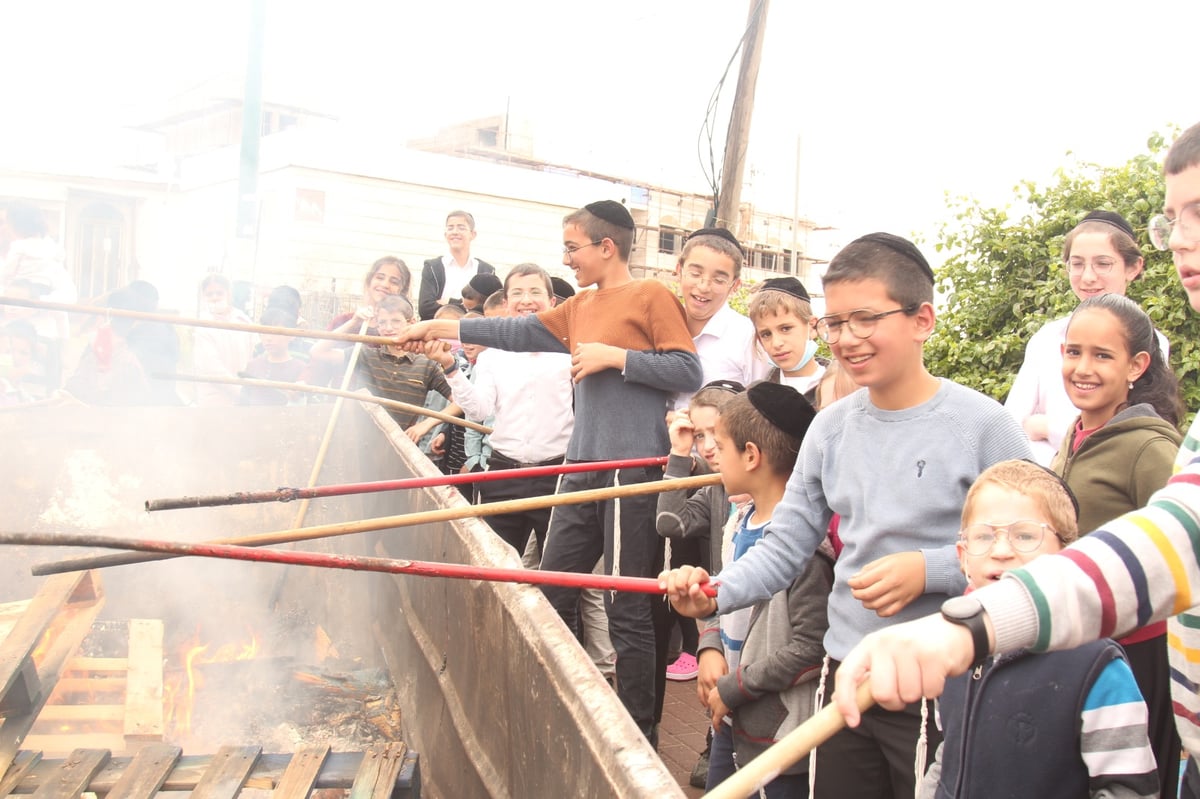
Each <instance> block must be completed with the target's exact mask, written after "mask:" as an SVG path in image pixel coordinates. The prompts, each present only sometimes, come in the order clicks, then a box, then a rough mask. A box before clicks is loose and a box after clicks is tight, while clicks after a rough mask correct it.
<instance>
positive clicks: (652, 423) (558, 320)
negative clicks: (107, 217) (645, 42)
mask: <svg viewBox="0 0 1200 799" xmlns="http://www.w3.org/2000/svg"><path fill="white" fill-rule="evenodd" d="M634 230H635V225H634V222H633V217H632V216H631V215H630V214H629V211H628V210H626V208H625V206H623V205H621V204H620V203H617V202H613V201H611V200H603V201H600V202H594V203H591V204H589V205H587V206H586V207H584V208H581V209H579V210H578V211H575V212H574V213H572V214H569V215H568V216H567V217H566V218H565V219H564V220H563V263H564V264H565V265H567V266H570V267H571V268H572V269H573V270H574V271H575V280H576V282H577V283H579V285H580V286H591V285H595V286H596V290H595V291H586V292H581V293H579V294H576V295H575V296H574V297H572V298H571V299H569V300H567V301H566V302H565V303H563V304H562V305H558V306H555V307H554V308H550V309H549V310H546V311H542V312H540V313H538V314H535V315H530V316H524V317H517V318H514V317H507V318H499V319H468V320H463V321H462V322H459V323H457V324H455V323H453V322H446V321H438V322H422V323H419V324H416V325H413V326H412V328H410V329H409V330H408V331H407V332H406V334H405V335H404V336H403V338H402V339H401V340H405V339H407V340H409V341H411V342H414V344H412V345H410V346H415V347H418V348H419V347H420V346H421V344H420V341H421V340H422V339H436V338H458V337H459V336H460V331H461V337H462V338H463V339H464V340H466V341H475V342H478V343H480V344H486V345H487V346H489V347H494V348H498V349H508V350H514V351H525V352H557V353H567V354H568V355H570V357H571V359H572V360H571V377H572V379H573V381H574V383H575V403H574V410H575V413H576V415H577V416H578V417H579V418H581V419H585V420H586V424H578V425H575V426H574V428H573V432H572V434H571V438H570V441H569V443H568V445H567V460H568V461H599V460H612V459H618V458H620V459H625V458H639V457H654V456H656V455H661V454H662V453H663V452H666V451H667V450H668V449H669V447H670V442H669V440H668V438H667V426H666V424H665V422H664V421H663V417H664V412H665V410H666V404H667V401H668V399H669V398H670V397H671V395H673V394H675V393H677V392H680V391H695V390H696V389H697V388H699V387H700V382H701V380H700V375H701V370H700V359H699V358H698V357H697V356H696V352H695V345H694V344H693V343H692V338H691V336H690V335H688V330H687V324H686V320H685V318H684V313H683V309H682V307H681V306H680V304H679V302H678V301H677V300H676V298H675V297H674V296H673V295H672V294H671V292H670V290H668V289H667V288H666V287H665V286H664V285H662V284H661V283H658V282H657V281H654V280H634V278H633V275H632V274H631V273H630V271H629V254H630V251H631V250H632V248H633V235H634ZM492 441H493V442H494V443H495V445H496V448H497V449H500V446H499V441H498V439H497V436H496V433H493V434H492ZM661 477H662V470H661V469H659V468H650V467H646V468H637V469H622V470H620V471H614V470H606V471H594V472H583V473H578V474H569V475H564V476H563V477H562V479H561V482H560V484H559V485H560V488H559V490H560V491H563V492H567V491H579V490H585V489H591V488H607V487H612V486H614V485H629V484H631V483H643V482H647V481H650V480H658V479H661ZM654 506H655V499H654V498H653V497H652V496H639V497H626V498H623V499H620V500H606V501H603V502H596V503H589V504H584V505H564V506H560V507H558V508H555V509H554V513H553V515H552V518H551V523H550V533H549V535H548V536H547V540H546V551H545V554H544V555H543V558H542V568H544V569H548V570H553V571H572V572H578V573H583V574H586V573H589V572H591V571H592V569H593V567H594V566H595V564H596V561H597V560H599V558H600V556H601V554H603V556H604V560H605V566H606V569H607V571H609V572H610V573H613V574H623V575H627V576H631V577H632V576H642V577H648V576H650V575H652V574H653V573H654V571H655V569H654V564H653V559H654V554H655V549H656V547H657V539H658V536H656V535H655V534H654V531H653V524H654V521H653V520H654ZM544 593H545V595H546V597H547V599H549V600H550V603H551V604H552V605H554V607H555V609H556V610H557V611H558V613H559V615H561V616H562V617H563V619H564V620H565V621H566V622H567V624H568V626H570V627H571V628H572V629H577V625H576V618H577V613H576V600H577V597H578V591H577V590H574V589H570V588H550V587H548V588H545V589H544ZM652 602H653V600H652V599H651V598H650V597H649V596H648V595H643V596H635V595H633V594H630V593H615V594H614V593H612V592H606V594H605V605H606V609H607V611H608V620H609V633H610V635H611V637H612V642H613V646H614V648H615V649H616V651H617V667H616V671H617V695H618V696H619V697H620V698H621V701H622V703H623V704H624V705H625V708H626V710H628V711H629V713H630V715H631V716H632V717H633V720H634V722H635V723H636V724H637V725H638V727H639V728H640V729H641V730H642V732H643V734H645V735H646V737H647V738H649V739H650V740H651V743H654V742H655V741H656V738H657V734H656V731H655V729H654V727H655V716H656V704H658V701H657V696H656V691H655V681H656V679H658V678H661V675H662V674H663V672H665V668H666V664H665V663H664V664H663V665H662V667H661V669H662V671H659V668H658V667H656V660H657V650H658V647H657V645H656V640H655V632H654V627H653V625H652V623H651V603H652ZM663 649H664V656H663V657H664V660H665V644H664V646H663ZM656 672H657V677H656Z"/></svg>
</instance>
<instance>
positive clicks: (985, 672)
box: [919, 461, 1158, 799]
mask: <svg viewBox="0 0 1200 799" xmlns="http://www.w3.org/2000/svg"><path fill="white" fill-rule="evenodd" d="M1077 518H1078V510H1077V506H1076V505H1075V498H1074V497H1073V496H1071V495H1070V494H1069V493H1068V490H1067V488H1066V486H1064V485H1063V483H1062V481H1061V480H1060V479H1059V478H1058V477H1056V476H1055V475H1054V474H1053V473H1052V472H1050V471H1048V470H1046V469H1044V468H1042V467H1041V466H1038V465H1036V464H1034V463H1030V462H1029V461H1004V462H1002V463H998V464H996V465H995V466H992V467H990V468H989V469H987V470H986V471H984V473H983V474H981V475H979V479H978V480H976V481H975V485H973V486H971V490H970V491H969V492H967V501H966V504H964V505H963V515H962V532H961V533H960V535H959V538H958V556H959V560H960V561H961V563H962V568H963V573H965V574H966V575H967V583H968V584H969V586H970V588H969V589H968V590H974V589H977V588H982V587H983V586H985V585H988V584H990V583H992V582H995V581H997V580H999V579H1000V577H1001V575H1003V574H1004V573H1005V572H1007V571H1010V570H1012V569H1016V568H1019V567H1021V566H1024V565H1025V564H1027V563H1029V562H1030V561H1032V560H1033V559H1034V558H1037V557H1040V556H1041V555H1046V554H1051V553H1054V552H1058V551H1060V550H1061V549H1062V548H1063V547H1064V546H1066V545H1067V544H1069V543H1071V542H1072V541H1074V540H1075V539H1076V538H1078V537H1079V530H1078V526H1077V524H1076V519H1077ZM938 708H939V715H940V718H941V726H942V729H943V731H944V734H945V742H944V743H943V745H942V746H941V747H940V748H939V749H938V759H937V761H936V762H935V763H934V765H933V767H932V768H931V769H930V770H929V773H928V774H926V775H925V780H924V781H923V782H922V783H921V791H920V794H919V796H920V797H921V799H935V797H938V799H946V798H947V797H962V799H967V797H976V796H977V797H984V796H1084V795H1088V796H1093V797H1101V796H1105V797H1108V796H1128V797H1142V798H1143V799H1150V797H1156V796H1158V772H1157V769H1156V766H1155V760H1154V751H1153V750H1152V749H1151V747H1150V739H1149V736H1148V734H1147V722H1148V711H1147V709H1146V703H1145V702H1143V701H1142V695H1141V693H1140V692H1139V691H1138V685H1137V681H1136V680H1135V679H1134V676H1133V672H1132V671H1131V670H1130V667H1129V663H1128V662H1127V661H1126V659H1125V654H1124V653H1123V652H1122V651H1121V648H1120V647H1119V646H1117V644H1115V643H1114V642H1112V641H1110V640H1108V639H1105V640H1102V641H1093V642H1092V643H1090V644H1085V645H1084V646H1081V647H1079V648H1078V649H1074V650H1071V651H1070V652H1052V653H1049V654H1040V655H1038V654H1031V653H1029V652H1025V651H1020V652H1017V653H1014V654H1012V655H1003V656H1000V657H997V658H995V659H992V658H988V660H987V661H985V662H984V663H982V664H980V665H979V666H978V667H977V668H976V669H975V670H974V672H972V673H971V674H963V675H960V676H958V677H955V678H954V679H952V680H950V681H949V682H948V683H947V684H946V692H945V693H944V694H942V698H941V700H940V701H939V702H938ZM1015 720H1021V723H1023V724H1024V726H1025V727H1027V728H1028V729H1029V730H1030V731H1031V732H1032V733H1033V734H1030V735H1023V736H1020V735H1016V736H1015V735H1012V734H1010V732H1009V731H1010V730H1011V728H1012V725H1013V724H1014V721H1015ZM1047 741H1053V742H1054V744H1055V745H1054V747H1052V748H1050V749H1047V748H1046V747H1045V743H1046V742H1047ZM1060 745H1061V748H1060ZM1039 753H1040V754H1041V755H1042V756H1041V757H1040V758H1033V757H1030V755H1033V754H1039ZM1017 763H1019V764H1020V768H1013V765H1014V764H1017Z"/></svg>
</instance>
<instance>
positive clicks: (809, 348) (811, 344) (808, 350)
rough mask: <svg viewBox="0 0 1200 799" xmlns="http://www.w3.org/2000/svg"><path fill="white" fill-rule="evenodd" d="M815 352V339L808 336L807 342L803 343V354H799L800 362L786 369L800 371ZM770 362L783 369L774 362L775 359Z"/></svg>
mask: <svg viewBox="0 0 1200 799" xmlns="http://www.w3.org/2000/svg"><path fill="white" fill-rule="evenodd" d="M816 354H817V342H816V340H814V339H811V338H810V339H809V340H808V341H807V343H805V345H804V354H803V355H801V356H800V363H798V364H796V365H795V366H793V367H792V368H791V369H788V371H789V372H798V371H800V370H801V369H803V368H804V367H805V366H806V365H807V364H808V362H809V361H811V360H812V359H813V356H814V355H816ZM767 360H771V359H770V358H768V359H767ZM771 363H774V364H775V366H776V367H777V368H778V369H779V370H780V371H782V370H783V367H782V366H780V365H779V364H777V363H775V361H773V360H771Z"/></svg>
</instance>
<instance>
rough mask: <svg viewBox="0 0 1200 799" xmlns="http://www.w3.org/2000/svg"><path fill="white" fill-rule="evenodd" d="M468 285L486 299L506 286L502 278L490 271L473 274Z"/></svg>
mask: <svg viewBox="0 0 1200 799" xmlns="http://www.w3.org/2000/svg"><path fill="white" fill-rule="evenodd" d="M467 285H469V286H470V287H471V288H473V289H475V291H476V292H478V293H479V294H480V295H482V296H483V297H484V298H485V299H486V298H487V297H490V296H492V295H493V294H495V293H496V292H497V291H499V290H500V289H502V288H504V284H503V283H501V282H500V278H498V277H496V276H495V275H493V274H491V273H488V272H485V273H484V274H481V275H472V276H471V279H470V280H468V281H467Z"/></svg>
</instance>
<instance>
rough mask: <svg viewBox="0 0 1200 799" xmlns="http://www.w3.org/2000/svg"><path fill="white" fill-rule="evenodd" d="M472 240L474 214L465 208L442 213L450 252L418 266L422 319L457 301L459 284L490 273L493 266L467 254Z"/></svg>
mask: <svg viewBox="0 0 1200 799" xmlns="http://www.w3.org/2000/svg"><path fill="white" fill-rule="evenodd" d="M473 241H475V217H473V216H471V215H470V214H469V213H467V212H466V211H451V212H450V213H449V214H447V215H446V244H448V245H449V247H450V254H449V255H443V256H440V257H438V258H430V259H429V260H427V261H426V262H425V265H424V266H423V267H422V268H421V292H420V297H419V299H418V301H417V308H418V309H419V310H420V312H421V318H422V319H432V318H433V315H434V314H435V313H437V309H438V307H439V306H442V305H446V304H447V303H454V304H455V305H458V304H460V303H461V300H460V299H459V293H460V292H461V290H462V287H463V286H465V285H466V284H467V282H468V281H470V279H471V278H472V277H474V276H475V275H492V274H495V273H496V270H495V268H494V267H493V266H492V265H491V264H489V263H488V262H487V261H484V260H481V259H479V258H473V257H471V242H473Z"/></svg>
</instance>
